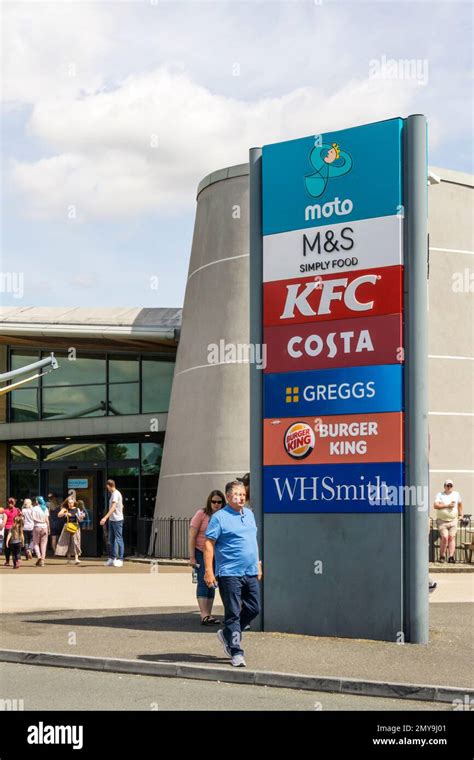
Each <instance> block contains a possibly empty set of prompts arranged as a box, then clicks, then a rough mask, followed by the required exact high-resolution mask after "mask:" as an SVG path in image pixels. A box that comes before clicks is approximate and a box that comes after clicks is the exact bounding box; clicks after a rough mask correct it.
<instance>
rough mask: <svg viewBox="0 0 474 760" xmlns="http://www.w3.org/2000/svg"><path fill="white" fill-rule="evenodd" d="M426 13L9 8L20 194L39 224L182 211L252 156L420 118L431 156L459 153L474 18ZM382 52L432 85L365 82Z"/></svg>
mask: <svg viewBox="0 0 474 760" xmlns="http://www.w3.org/2000/svg"><path fill="white" fill-rule="evenodd" d="M382 6H383V7H382ZM421 6H422V4H417V3H415V4H414V5H412V6H410V23H409V24H407V20H406V14H400V11H399V8H398V9H397V8H395V7H394V6H387V5H386V4H382V5H381V4H380V3H375V4H371V3H369V4H362V5H360V4H359V3H357V5H356V6H354V5H352V4H349V5H347V4H342V5H341V4H331V3H329V4H328V3H323V4H322V5H316V4H313V3H304V2H301V3H300V2H292V3H268V2H263V3H258V2H253V1H252V3H246V2H243V3H238V2H235V3H227V2H224V3H219V2H217V3H216V2H212V3H196V4H195V3H189V2H173V3H167V2H164V3H161V2H158V4H156V5H152V4H151V3H149V2H124V3H121V2H118V3H117V2H96V3H89V2H65V1H63V0H60V1H59V0H58V1H57V2H52V3H49V2H38V3H23V2H9V3H6V4H4V28H5V32H4V53H3V69H4V76H3V83H4V98H5V99H6V100H7V102H8V103H9V104H10V106H15V105H18V104H25V103H26V104H30V105H31V116H30V117H29V120H28V122H27V125H26V132H27V135H26V138H25V136H23V135H22V134H19V135H18V136H17V137H16V139H17V141H21V146H20V149H19V150H18V151H17V152H16V155H17V156H18V155H22V156H24V155H25V154H26V156H27V160H21V161H19V160H15V159H12V160H11V167H12V170H11V174H10V177H11V178H12V179H13V183H14V187H16V188H17V189H19V190H20V191H21V192H22V193H23V196H24V198H25V199H26V201H27V204H28V208H29V210H30V212H31V213H32V214H33V215H34V216H37V217H59V218H61V217H65V216H66V215H67V213H68V207H69V206H75V208H76V211H77V215H78V218H79V219H87V218H89V219H90V218H104V217H114V216H117V215H120V216H122V215H127V214H128V215H136V214H139V213H141V212H146V211H159V212H165V213H173V212H179V211H180V210H182V209H183V207H188V208H189V207H191V206H192V204H193V202H194V197H195V190H196V185H197V183H198V182H199V180H200V179H201V178H202V177H203V176H204V175H205V174H207V173H209V172H210V171H213V170H215V169H219V168H222V167H224V166H228V165H231V164H233V163H242V162H245V161H247V156H248V148H249V146H253V145H258V144H264V143H268V142H273V141H278V140H282V139H288V138H294V137H299V136H301V135H304V134H308V133H309V132H311V131H314V132H320V131H324V130H330V129H331V130H335V129H339V128H343V127H347V126H350V125H352V124H358V123H367V122H369V121H374V120H377V119H383V118H387V117H391V116H396V115H401V116H404V115H407V113H409V112H410V111H411V110H413V111H415V112H417V113H419V112H426V113H427V114H428V116H429V121H430V148H431V149H432V148H433V147H434V146H436V144H437V143H438V144H442V143H443V140H445V139H446V136H447V135H449V137H450V140H451V141H452V140H453V139H455V140H456V143H457V144H458V145H461V148H460V150H461V151H464V150H465V149H466V148H465V145H467V142H468V137H466V135H467V133H468V132H469V128H468V125H467V124H466V110H467V109H466V91H467V89H468V87H466V85H468V83H467V82H466V80H465V79H463V78H462V74H460V73H459V69H463V68H465V67H464V65H463V61H464V60H465V59H466V55H467V54H466V52H465V50H464V48H463V46H462V45H459V46H458V47H457V56H458V59H457V60H453V59H452V56H450V55H449V52H447V51H449V49H450V48H449V45H448V44H447V43H448V42H449V43H451V44H453V40H456V39H457V37H458V36H459V35H461V34H462V32H461V30H464V28H467V29H468V23H467V22H466V14H465V12H464V8H463V6H462V4H460V6H459V12H458V14H452V12H451V10H450V9H449V7H447V6H446V4H443V3H441V4H440V3H433V4H432V6H431V10H430V14H428V16H427V15H426V12H425V9H424V8H423V7H421ZM407 7H408V6H407ZM361 9H362V10H361ZM382 55H383V56H387V57H395V58H398V57H400V56H403V57H414V58H416V59H423V60H424V59H425V58H428V59H429V72H430V76H429V81H428V85H427V86H426V87H420V86H418V85H417V84H416V82H413V81H409V80H408V81H407V80H405V81H404V80H393V81H389V80H384V79H380V80H374V79H370V78H369V68H370V61H371V59H378V58H380V57H381V56H382ZM467 57H468V56H467ZM235 63H237V64H238V65H239V66H240V69H239V75H238V76H233V75H232V72H233V66H234V64H235ZM71 74H74V76H72V75H71ZM453 115H454V118H453ZM154 135H157V136H158V147H152V142H153V140H154V139H156V138H154V137H153V136H154ZM28 137H33V138H36V139H34V140H31V141H29V140H28ZM463 141H464V142H463ZM30 143H31V145H32V146H33V147H32V148H31V150H30V151H29V150H28V149H29V145H30ZM11 144H13V146H14V145H15V139H13V140H11ZM23 148H25V150H24V149H23ZM12 155H13V156H14V155H15V149H14V148H13V150H12ZM31 155H33V156H34V158H30V157H31ZM46 156H47V157H46ZM34 159H36V160H34Z"/></svg>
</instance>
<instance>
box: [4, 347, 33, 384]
mask: <svg viewBox="0 0 474 760" xmlns="http://www.w3.org/2000/svg"><path fill="white" fill-rule="evenodd" d="M39 358H40V356H39V352H38V351H27V350H25V349H15V350H14V351H11V352H10V369H20V368H21V367H26V366H27V365H28V364H33V363H34V362H37V361H39ZM36 372H38V370H36V371H35V370H32V372H31V374H32V375H35V374H36ZM26 377H28V373H27V374H25V375H19V376H18V377H17V378H15V379H12V380H10V382H11V383H15V382H18V380H22V379H25V378H26ZM23 387H24V388H36V387H38V378H36V379H35V380H31V381H30V382H29V383H25V384H24V386H23Z"/></svg>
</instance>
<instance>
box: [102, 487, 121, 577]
mask: <svg viewBox="0 0 474 760" xmlns="http://www.w3.org/2000/svg"><path fill="white" fill-rule="evenodd" d="M106 485H107V491H108V492H109V494H110V498H109V510H108V512H107V514H105V515H104V516H103V518H102V520H101V521H100V524H101V525H105V523H106V522H107V521H108V525H109V558H108V560H107V562H104V565H105V566H106V567H111V566H112V565H113V566H114V567H122V565H123V555H124V544H123V519H124V518H123V499H122V494H121V493H120V491H119V490H118V489H117V488H116V486H115V481H114V480H108V481H107V484H106Z"/></svg>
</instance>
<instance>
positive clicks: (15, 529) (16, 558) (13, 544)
mask: <svg viewBox="0 0 474 760" xmlns="http://www.w3.org/2000/svg"><path fill="white" fill-rule="evenodd" d="M24 543H25V537H24V535H23V519H22V518H21V517H15V519H14V521H13V526H12V528H11V530H10V532H9V534H8V536H7V544H6V545H7V547H8V548H10V549H11V551H12V554H13V569H14V570H16V569H17V568H18V567H20V554H21V547H22V545H23V544H24Z"/></svg>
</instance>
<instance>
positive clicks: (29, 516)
mask: <svg viewBox="0 0 474 760" xmlns="http://www.w3.org/2000/svg"><path fill="white" fill-rule="evenodd" d="M21 513H22V515H23V535H24V537H25V542H24V545H23V550H24V553H25V559H32V557H33V552H32V547H33V528H34V527H35V526H34V521H33V503H32V501H31V499H25V500H24V501H23V505H22V508H21Z"/></svg>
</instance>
